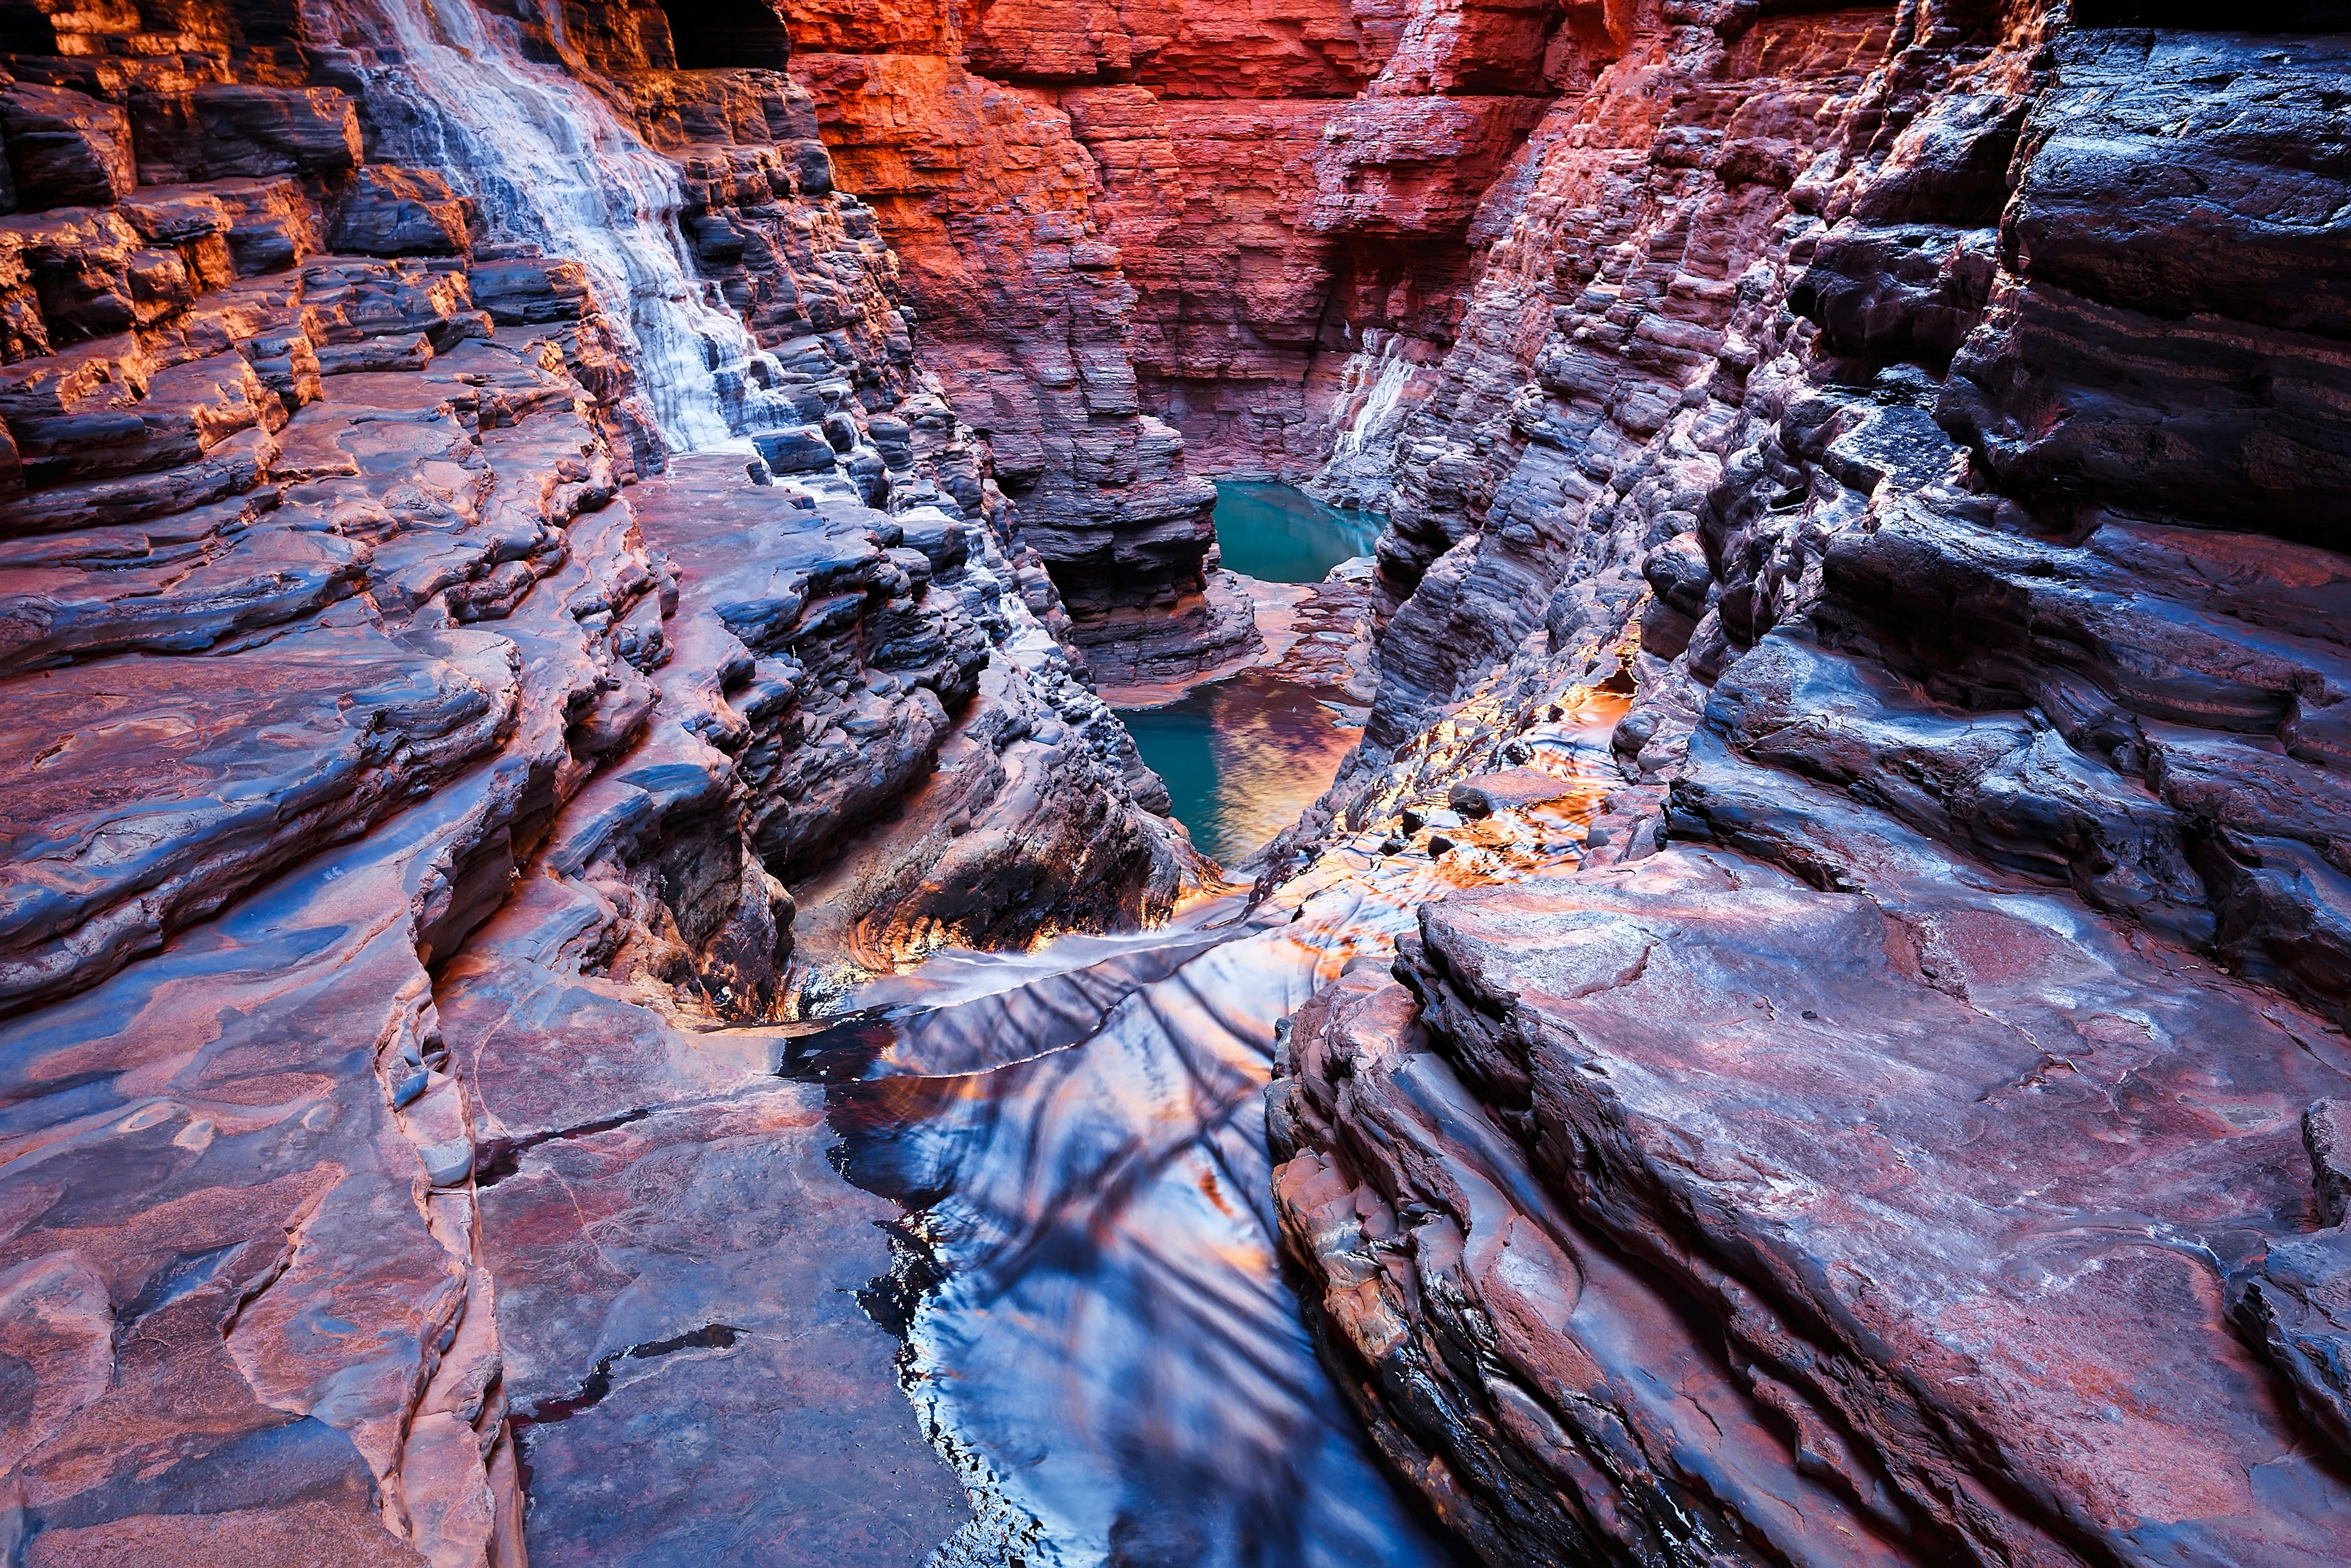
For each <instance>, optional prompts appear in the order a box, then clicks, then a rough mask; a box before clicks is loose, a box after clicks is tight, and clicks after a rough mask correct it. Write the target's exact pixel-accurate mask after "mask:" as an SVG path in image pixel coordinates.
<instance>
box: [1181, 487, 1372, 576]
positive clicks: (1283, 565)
mask: <svg viewBox="0 0 2351 1568" xmlns="http://www.w3.org/2000/svg"><path fill="white" fill-rule="evenodd" d="M1383 521H1384V519H1383V518H1382V517H1380V516H1379V514H1378V513H1376V512H1346V511H1342V510H1340V509H1339V508H1338V507H1326V506H1324V505H1323V504H1322V502H1320V501H1318V500H1316V499H1315V498H1314V497H1311V496H1309V495H1307V494H1306V493H1305V492H1303V491H1301V490H1293V489H1291V488H1290V486H1287V485H1244V484H1238V483H1236V482H1233V481H1229V480H1224V479H1219V480H1217V543H1218V544H1220V545H1222V546H1223V547H1224V552H1225V566H1226V569H1227V570H1231V571H1238V572H1239V573H1241V574H1242V575H1243V576H1245V577H1254V578H1256V579H1257V580H1259V581H1260V582H1320V581H1322V579H1323V577H1324V576H1325V575H1326V574H1327V573H1328V572H1329V571H1330V570H1331V569H1332V567H1334V566H1336V565H1338V564H1339V563H1340V562H1341V561H1343V560H1350V559H1353V558H1354V557H1356V556H1359V555H1369V554H1371V553H1372V544H1373V542H1374V540H1376V539H1377V538H1379V537H1380V525H1381V523H1382V522H1383Z"/></svg>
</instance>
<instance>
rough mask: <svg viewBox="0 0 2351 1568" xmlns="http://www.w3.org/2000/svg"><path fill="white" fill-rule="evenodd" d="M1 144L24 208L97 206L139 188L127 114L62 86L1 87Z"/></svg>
mask: <svg viewBox="0 0 2351 1568" xmlns="http://www.w3.org/2000/svg"><path fill="white" fill-rule="evenodd" d="M0 139H5V141H6V143H7V152H8V168H9V172H10V173H11V174H12V175H13V176H14V179H15V182H16V205H17V206H19V207H23V208H25V209H26V210H28V211H38V210H40V209H43V208H47V207H102V206H105V205H106V204H108V203H110V202H116V201H120V200H121V199H122V198H123V197H124V196H127V195H129V194H130V193H131V190H132V188H133V187H134V186H136V185H137V184H138V183H139V172H138V169H137V166H136V165H135V164H134V162H132V159H131V119H130V116H128V115H126V114H124V113H123V112H122V110H120V109H118V108H116V107H115V106H114V105H113V104H110V103H107V102H105V101H104V100H102V99H95V98H90V97H89V96H87V95H85V94H82V93H78V92H75V91H73V90H72V89H69V88H62V87H42V86H40V85H39V84H37V83H35V82H24V81H19V82H10V83H7V84H6V85H5V86H0Z"/></svg>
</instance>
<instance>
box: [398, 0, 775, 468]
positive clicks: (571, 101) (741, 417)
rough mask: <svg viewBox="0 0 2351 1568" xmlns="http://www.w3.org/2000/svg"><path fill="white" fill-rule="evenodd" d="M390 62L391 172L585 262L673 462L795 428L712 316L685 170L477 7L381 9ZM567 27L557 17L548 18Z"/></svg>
mask: <svg viewBox="0 0 2351 1568" xmlns="http://www.w3.org/2000/svg"><path fill="white" fill-rule="evenodd" d="M377 4H378V9H379V11H380V12H381V15H382V16H383V18H384V21H385V23H386V25H387V26H388V27H389V29H390V32H391V35H392V41H393V43H394V44H395V45H396V53H395V52H393V51H387V54H386V57H385V58H383V59H382V60H381V62H380V63H378V64H376V65H375V66H373V67H371V68H370V75H371V77H374V78H381V79H382V80H383V83H384V87H385V89H386V91H385V92H383V93H382V94H381V95H373V94H371V107H373V108H376V109H378V110H379V112H378V113H377V115H376V117H375V118H376V120H377V124H378V129H379V131H380V133H381V139H382V141H383V143H384V144H383V145H382V146H381V147H380V148H379V152H380V154H381V155H382V156H384V157H386V158H388V159H389V160H390V161H392V162H400V163H406V164H412V165H414V166H416V167H419V168H429V169H436V170H439V171H441V172H443V173H444V175H446V177H447V178H448V180H449V182H450V183H451V184H452V185H453V186H454V187H455V188H457V189H458V190H459V191H460V192H461V193H464V194H465V195H468V196H471V197H472V198H473V199H474V201H475V203H476V204H477V205H478V207H479V209H480V212H481V214H482V217H483V220H484V222H485V224H486V227H487V228H488V231H489V234H490V236H491V238H492V239H493V240H495V241H503V242H513V243H522V244H529V245H536V246H538V247H539V248H540V249H541V250H542V251H544V252H545V253H546V254H547V255H549V256H562V257H565V258H568V259H569V260H574V261H577V262H579V263H580V265H581V266H582V267H585V268H586V269H587V272H588V277H589V281H590V287H592V288H594V290H595V292H596V295H597V298H598V299H599V301H600V302H601V304H602V305H603V307H604V311H605V315H606V317H607V318H608V319H609V320H610V321H611V327H612V329H613V330H614V332H615V333H616V335H618V336H619V337H620V338H621V340H622V342H621V345H620V346H621V348H622V351H623V352H624V353H625V354H626V355H627V356H628V358H629V361H630V362H631V363H632V365H633V366H634V367H635V369H636V371H637V377H638V382H639V384H640V386H641V388H642V390H643V397H644V400H645V402H646V403H647V405H648V406H649V409H650V412H651V413H652V416H653V423H654V424H655V425H656V426H658V428H659V429H660V431H661V433H662V436H663V438H664V440H665V441H666V442H667V443H668V444H670V446H671V447H672V449H673V450H677V451H693V450H696V449H699V448H707V447H712V446H718V445H723V444H726V443H728V442H729V441H731V440H733V439H734V438H736V437H737V436H738V435H740V434H745V433H746V432H747V431H751V430H756V429H760V428H772V427H774V426H777V425H780V424H787V423H798V422H799V416H798V414H797V413H794V412H793V410H792V407H791V405H790V403H789V402H788V401H786V400H784V399H782V398H780V397H779V396H778V394H776V393H774V392H768V391H767V390H765V387H764V386H763V385H762V384H761V383H762V382H766V381H767V380H768V377H767V376H765V375H755V374H754V373H753V369H752V367H754V366H755V365H761V366H764V368H765V369H766V370H767V371H774V370H775V369H776V368H777V367H776V366H775V365H774V363H773V361H772V359H771V358H770V357H769V356H768V355H767V354H766V352H765V350H761V349H760V348H759V347H758V344H757V343H756V342H754V341H753V340H752V338H751V334H750V332H749V330H748V329H747V328H746V327H745V326H744V324H743V322H742V320H741V319H740V318H738V317H737V315H736V314H735V313H734V312H733V311H732V310H729V309H726V308H721V307H719V306H715V305H713V304H712V303H711V301H710V299H709V297H708V294H709V287H708V285H707V284H706V283H705V282H704V281H703V280H701V279H699V278H697V277H695V275H694V269H693V267H692V266H691V265H690V264H689V262H688V261H687V258H686V254H685V245H684V236H683V235H682V234H681V233H680V231H679V228H678V224H677V214H678V209H679V208H680V206H681V205H682V204H683V203H684V190H683V187H682V186H681V184H680V183H679V180H678V174H677V171H676V169H675V168H674V166H673V165H672V164H671V163H670V162H669V161H668V160H666V159H664V158H663V157H662V156H661V155H660V154H659V153H657V152H654V151H653V149H652V148H650V147H648V146H646V145H645V143H644V141H643V139H642V138H640V137H639V136H638V135H637V134H636V133H635V131H632V129H631V128H630V127H629V126H628V125H627V124H626V123H625V122H624V121H623V120H622V119H621V117H620V116H619V115H618V114H617V113H615V112H614V111H613V110H612V108H611V106H610V105H609V104H607V103H605V102H604V101H603V100H602V99H600V98H598V97H597V96H596V94H595V93H594V92H592V91H590V90H588V89H584V88H582V87H581V86H580V83H579V82H578V81H577V80H576V79H574V78H571V77H569V76H566V75H565V74H563V73H562V72H561V71H559V70H558V69H556V68H552V67H549V66H544V65H539V64H537V63H535V62H533V61H531V60H529V59H528V58H526V57H524V54H523V51H522V47H521V44H520V40H519V38H518V37H517V28H516V26H515V24H513V23H512V22H510V21H508V20H507V19H505V18H503V17H496V16H485V15H484V14H483V13H482V12H481V11H480V10H479V9H478V8H477V7H476V6H475V5H474V4H473V3H472V0H439V3H438V4H434V3H433V0H377ZM550 14H551V16H553V17H554V18H555V20H554V23H553V25H554V26H557V27H560V26H561V21H560V16H561V12H560V8H559V7H557V8H551V10H550Z"/></svg>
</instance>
